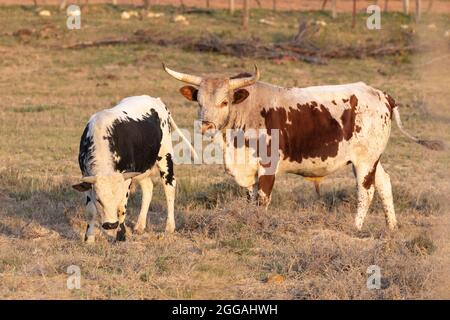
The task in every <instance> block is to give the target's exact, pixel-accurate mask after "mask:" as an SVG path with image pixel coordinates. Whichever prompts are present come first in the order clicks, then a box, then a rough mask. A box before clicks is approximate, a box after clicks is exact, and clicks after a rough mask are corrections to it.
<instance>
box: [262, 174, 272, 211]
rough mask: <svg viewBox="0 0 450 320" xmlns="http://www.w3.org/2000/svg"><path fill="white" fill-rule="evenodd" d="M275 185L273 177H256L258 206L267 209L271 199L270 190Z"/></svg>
mask: <svg viewBox="0 0 450 320" xmlns="http://www.w3.org/2000/svg"><path fill="white" fill-rule="evenodd" d="M274 183H275V175H274V174H272V175H261V176H258V205H260V206H264V207H266V209H267V207H268V206H269V204H270V200H271V199H272V189H273V185H274Z"/></svg>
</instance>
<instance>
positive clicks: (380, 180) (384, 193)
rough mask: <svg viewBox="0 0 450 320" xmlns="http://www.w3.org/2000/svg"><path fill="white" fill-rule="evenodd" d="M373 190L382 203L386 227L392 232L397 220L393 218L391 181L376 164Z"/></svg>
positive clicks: (379, 165)
mask: <svg viewBox="0 0 450 320" xmlns="http://www.w3.org/2000/svg"><path fill="white" fill-rule="evenodd" d="M375 188H376V190H377V192H378V194H379V195H380V198H381V201H382V203H383V208H384V214H385V215H386V222H387V225H388V227H389V229H391V230H394V229H395V228H396V227H397V219H396V217H395V210H394V200H393V198H392V187H391V179H390V178H389V175H388V174H387V173H386V171H384V169H383V167H382V166H381V163H378V166H377V170H376V173H375Z"/></svg>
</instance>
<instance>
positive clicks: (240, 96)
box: [233, 89, 250, 104]
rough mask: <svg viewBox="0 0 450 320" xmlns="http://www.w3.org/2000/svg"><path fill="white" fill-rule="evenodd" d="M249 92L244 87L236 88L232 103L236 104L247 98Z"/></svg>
mask: <svg viewBox="0 0 450 320" xmlns="http://www.w3.org/2000/svg"><path fill="white" fill-rule="evenodd" d="M249 94H250V93H249V92H248V91H247V90H245V89H238V90H236V91H235V92H234V97H233V104H238V103H241V102H242V101H244V100H245V99H247V97H248V95H249Z"/></svg>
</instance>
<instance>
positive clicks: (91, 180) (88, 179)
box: [81, 176, 97, 184]
mask: <svg viewBox="0 0 450 320" xmlns="http://www.w3.org/2000/svg"><path fill="white" fill-rule="evenodd" d="M81 181H82V182H87V183H92V184H94V183H95V181H97V178H96V177H95V176H87V177H83V178H81Z"/></svg>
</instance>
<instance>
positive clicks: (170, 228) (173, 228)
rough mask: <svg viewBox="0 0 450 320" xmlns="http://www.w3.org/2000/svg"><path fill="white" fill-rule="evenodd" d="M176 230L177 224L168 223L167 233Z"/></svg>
mask: <svg viewBox="0 0 450 320" xmlns="http://www.w3.org/2000/svg"><path fill="white" fill-rule="evenodd" d="M174 232H175V225H169V224H168V225H166V233H174Z"/></svg>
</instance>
